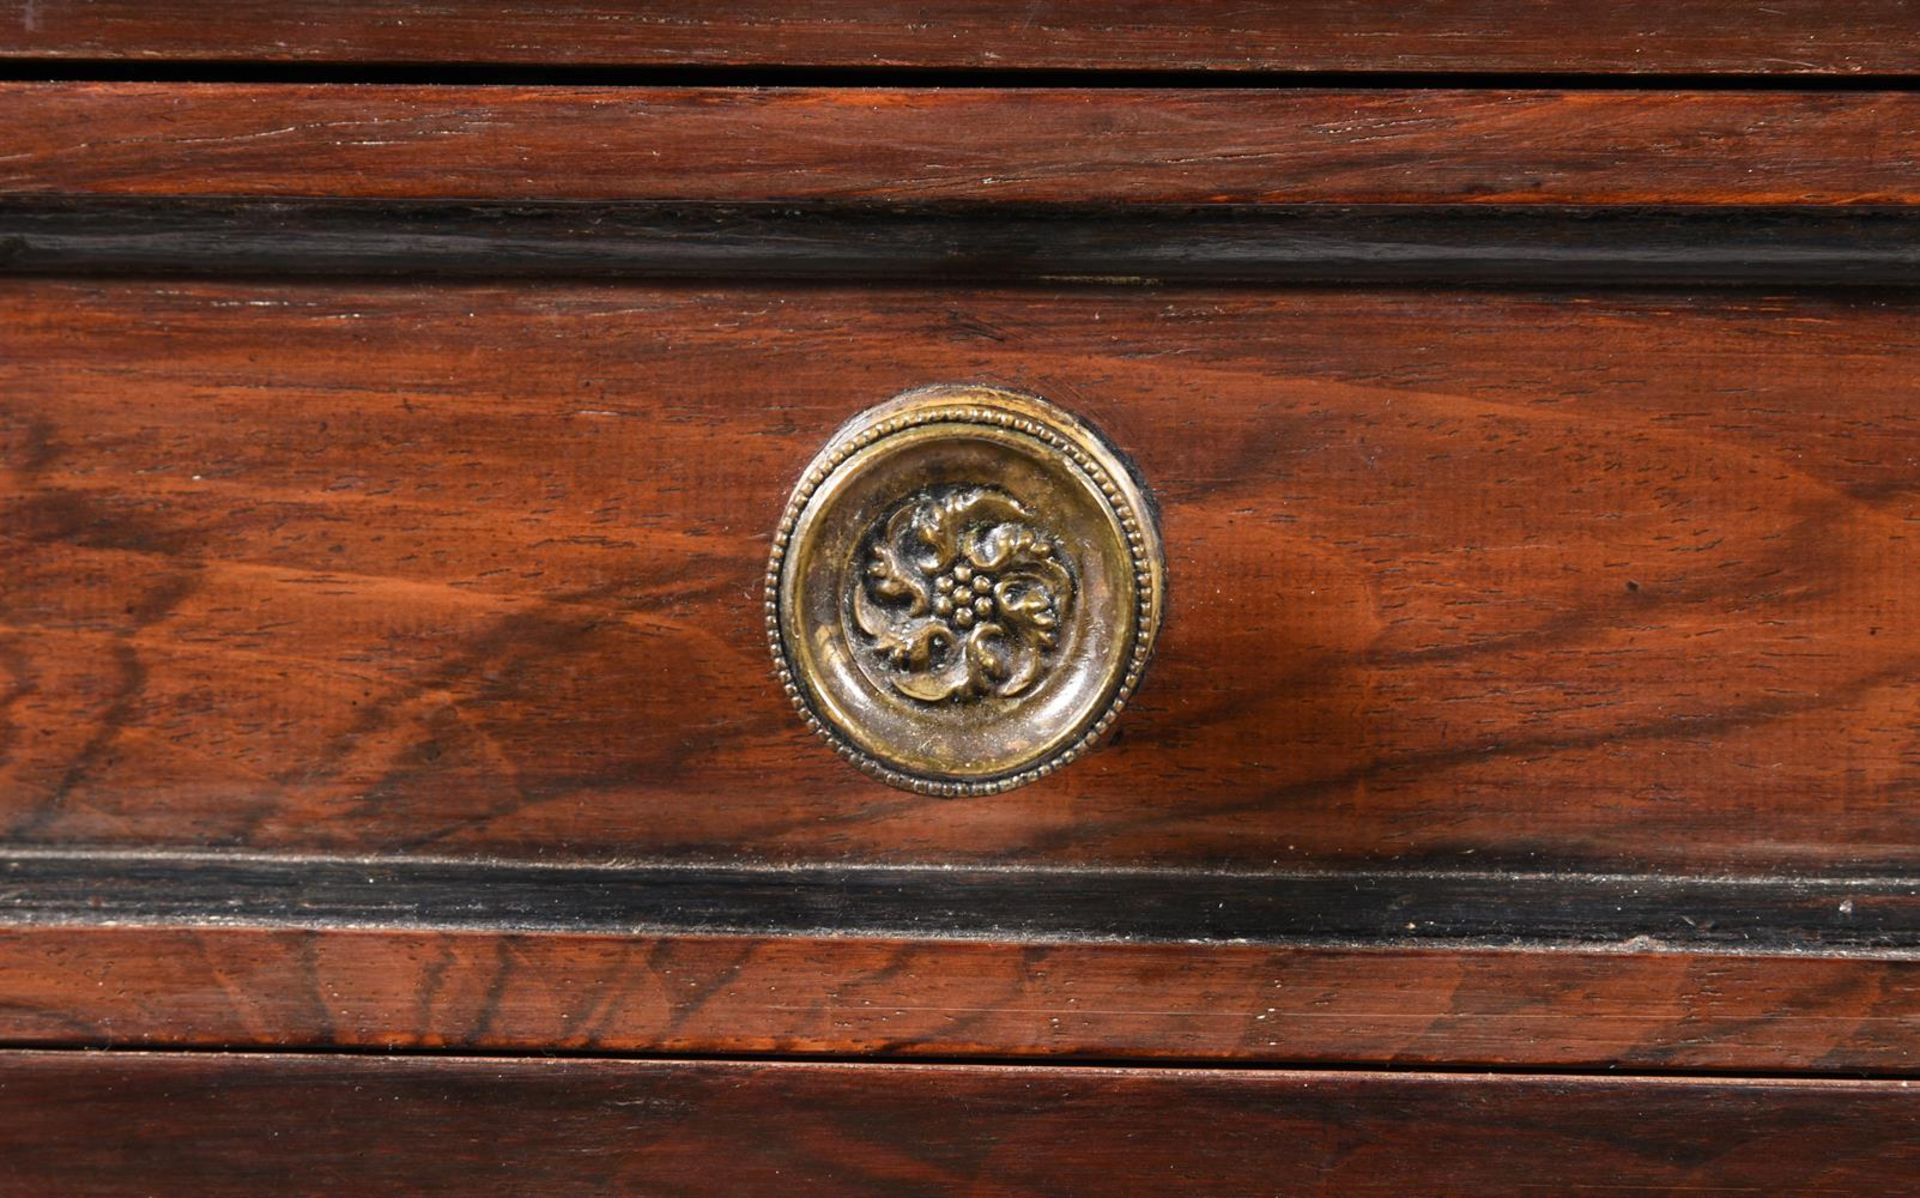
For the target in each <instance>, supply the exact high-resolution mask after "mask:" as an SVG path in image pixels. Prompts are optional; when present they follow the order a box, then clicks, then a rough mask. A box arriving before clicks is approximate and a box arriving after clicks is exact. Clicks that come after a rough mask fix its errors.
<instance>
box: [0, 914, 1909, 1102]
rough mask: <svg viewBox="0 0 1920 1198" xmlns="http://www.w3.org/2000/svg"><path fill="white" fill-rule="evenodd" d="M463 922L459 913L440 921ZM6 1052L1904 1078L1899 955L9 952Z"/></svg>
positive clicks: (149, 941) (598, 936)
mask: <svg viewBox="0 0 1920 1198" xmlns="http://www.w3.org/2000/svg"><path fill="white" fill-rule="evenodd" d="M452 901H453V900H450V903H451V902H452ZM0 1043H4V1044H8V1045H15V1046H19V1045H44V1046H52V1047H67V1048H78V1047H87V1048H100V1047H119V1048H137V1047H184V1048H255V1049H286V1048H335V1049H352V1050H382V1051H407V1050H412V1051H419V1050H427V1051H442V1050H450V1049H452V1050H461V1051H469V1052H529V1051H537V1052H552V1053H561V1054H579V1053H633V1052H646V1053H699V1054H736V1055H737V1054H743V1053H779V1054H782V1055H814V1056H818V1055H829V1056H831V1055H849V1054H859V1055H862V1056H872V1057H875V1058H895V1059H899V1058H906V1059H911V1058H916V1057H979V1056H985V1057H1008V1058H1011V1057H1022V1058H1047V1059H1068V1060H1071V1059H1074V1058H1080V1059H1094V1060H1140V1061H1192V1062H1206V1061H1213V1062H1223V1061H1234V1062H1246V1063H1265V1064H1288V1063H1292V1064H1323V1065H1338V1064H1342V1063H1345V1064H1354V1063H1364V1064H1376V1065H1403V1066H1404V1065H1425V1066H1448V1067H1488V1066H1504V1067H1516V1066H1517V1067H1527V1066H1534V1067H1554V1068H1587V1069H1624V1070H1653V1071H1666V1070H1682V1069H1697V1070H1713V1071H1719V1072H1728V1071H1735V1072H1737V1071H1742V1070H1746V1071H1755V1072H1798V1073H1841V1074H1845V1073H1855V1072H1860V1071H1873V1070H1879V1071H1885V1072H1890V1073H1908V1072H1911V1071H1912V1070H1913V1069H1914V1068H1915V1066H1916V1065H1917V1064H1920V962H1917V961H1915V960H1914V959H1913V957H1912V955H1911V954H1910V953H1909V954H1871V953H1868V954H1862V953H1853V954H1847V955H1841V956H1817V955H1813V954H1810V953H1787V954H1778V953H1774V954H1769V953H1743V952H1737V951H1735V952H1725V951H1721V952H1691V953H1689V952H1680V951H1674V947H1673V946H1672V945H1670V944H1662V943H1661V942H1659V941H1658V940H1655V939H1653V938H1644V939H1643V940H1641V941H1639V942H1637V943H1628V944H1616V945H1611V946H1606V945H1601V946H1591V947H1587V948H1584V949H1581V948H1574V949H1568V948H1550V949H1541V948H1533V949H1500V948H1486V947H1471V946H1469V947H1461V946H1457V945H1455V946H1446V947H1434V946H1430V947H1418V946H1417V937H1413V936H1411V935H1409V937H1408V938H1407V939H1406V940H1405V941H1404V942H1402V943H1401V944H1399V945H1397V946H1391V945H1389V946H1383V947H1329V946H1320V947H1271V946H1268V947H1262V946H1246V945H1232V944H1222V943H1218V942H1215V943H1212V944H1198V943H1188V944H1169V943H1162V944H1122V943H1063V942H1053V943H1045V942H1035V941H1013V940H1003V941H1000V942H992V941H966V940H955V939H951V938H922V939H901V938H897V937H891V938H890V937H825V938H821V937H799V936H784V937H782V936H772V937H769V936H714V935H678V936H672V935H660V934H656V933H641V934H632V933H594V934H568V933H559V932H553V931H543V932H500V931H471V932H433V931H397V930H381V929H356V928H345V927H337V926H336V927H331V928H308V929H298V930H296V929H279V930H272V929H263V928H245V927H206V926H202V927H195V928H185V927H157V928H139V927H124V926H123V927H71V926H50V927H18V926H15V927H11V928H8V929H6V930H4V931H0Z"/></svg>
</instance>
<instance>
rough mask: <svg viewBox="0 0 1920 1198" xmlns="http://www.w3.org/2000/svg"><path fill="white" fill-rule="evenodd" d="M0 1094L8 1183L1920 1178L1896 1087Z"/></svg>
mask: <svg viewBox="0 0 1920 1198" xmlns="http://www.w3.org/2000/svg"><path fill="white" fill-rule="evenodd" d="M0 1112H3V1113H4V1116H5V1117H4V1118H0V1182H4V1183H6V1184H7V1188H8V1191H9V1193H12V1194H18V1195H21V1196H22V1198H35V1196H38V1195H56V1194H57V1195H67V1194H74V1193H86V1194H90V1195H100V1196H103V1198H111V1196H112V1195H119V1194H127V1195H140V1196H141V1198H151V1196H152V1195H156V1194H192V1195H196V1196H202V1198H219V1196H221V1195H228V1194H234V1195H240V1194H244V1195H257V1194H259V1193H262V1192H263V1191H270V1192H274V1193H282V1194H339V1193H342V1192H353V1193H359V1194H369V1195H372V1194H409V1195H419V1194H460V1195H468V1194H472V1193H474V1192H475V1191H476V1190H483V1191H484V1192H486V1193H490V1194H507V1195H512V1194H527V1195H548V1194H555V1193H566V1194H649V1195H674V1194H712V1193H726V1194H736V1195H758V1194H767V1195H780V1196H782V1198H786V1196H788V1195H795V1194H831V1195H835V1196H836V1198H840V1196H846V1195H865V1194H873V1195H880V1194H889V1195H892V1194H900V1195H905V1194H913V1195H947V1194H953V1195H959V1194H965V1195H974V1196H978V1198H987V1196H992V1195H1008V1196H1013V1195H1021V1196H1025V1195H1036V1194H1065V1193H1088V1192H1104V1190H1105V1187H1106V1185H1107V1184H1108V1183H1109V1181H1110V1180H1111V1179H1118V1180H1119V1182H1120V1184H1121V1185H1123V1186H1124V1188H1125V1191H1126V1192H1127V1193H1129V1194H1140V1195H1158V1194H1180V1195H1192V1194H1221V1195H1243V1194H1252V1193H1273V1192H1280V1193H1301V1192H1310V1193H1314V1194H1326V1195H1363V1194H1371V1195H1403V1194H1409V1193H1419V1194H1433V1195H1451V1194H1460V1195H1473V1196H1475V1198H1480V1196H1484V1195H1489V1194H1496V1195H1503V1194H1521V1193H1535V1192H1537V1191H1538V1190H1539V1188H1540V1187H1541V1186H1542V1185H1543V1184H1546V1185H1548V1186H1550V1187H1551V1189H1552V1190H1553V1191H1554V1192H1556V1193H1562V1194H1579V1193H1588V1192H1599V1193H1605V1194H1609V1195H1618V1194H1672V1193H1678V1192H1683V1191H1684V1192H1691V1191H1712V1192H1718V1193H1775V1194H1778V1193H1793V1194H1804V1195H1856V1194H1867V1193H1887V1192H1899V1191H1900V1190H1901V1189H1902V1188H1904V1186H1905V1185H1906V1183H1907V1182H1909V1181H1910V1180H1911V1179H1912V1176H1913V1172H1914V1170H1915V1168H1916V1167H1920V1149H1917V1148H1916V1145H1920V1091H1916V1090H1915V1089H1913V1088H1911V1087H1909V1086H1907V1085H1906V1084H1905V1083H1901V1082H1864V1081H1861V1082H1845V1081H1825V1082H1819V1081H1738V1082H1735V1081H1686V1080H1679V1079H1650V1078H1553V1077H1537V1076H1531V1077H1530V1076H1520V1077H1497V1078H1479V1079H1473V1080H1471V1081H1468V1080H1466V1079H1461V1078H1456V1077H1446V1076H1436V1075H1432V1074H1412V1075H1404V1074H1401V1075H1393V1074H1369V1073H1353V1074H1345V1075H1336V1076H1325V1075H1312V1074H1302V1073H1273V1074H1259V1073H1244V1072H1242V1073H1226V1074H1219V1073H1215V1074H1207V1073H1197V1072H1190V1071H1184V1070H1150V1071H1136V1072H1128V1071H1123V1070H1110V1069H1067V1068H1062V1069H1045V1070H1038V1069H1022V1068H1017V1067H1000V1068H987V1067H978V1066H974V1067H967V1066H947V1067H935V1066H907V1065H897V1066H878V1067H876V1066H867V1067H859V1066H846V1065H828V1064H819V1065H808V1064H713V1063H685V1062H673V1061H659V1062H622V1061H512V1062H509V1061H488V1060H473V1059H459V1058H455V1059H444V1060H412V1061H408V1060H380V1059H366V1058H361V1059H341V1058H325V1057H321V1058H313V1057H306V1058H302V1057H294V1058H282V1059H279V1060H268V1059H263V1058H258V1057H253V1058H248V1057H229V1056H199V1055H187V1056H181V1055H174V1056H140V1055H133V1054H108V1055H91V1056H78V1055H45V1054H5V1055H0ZM749 1129H750V1131H749ZM743 1133H746V1134H743ZM1096 1178H1097V1179H1100V1180H1099V1182H1098V1184H1097V1185H1095V1184H1093V1183H1094V1181H1095V1179H1096Z"/></svg>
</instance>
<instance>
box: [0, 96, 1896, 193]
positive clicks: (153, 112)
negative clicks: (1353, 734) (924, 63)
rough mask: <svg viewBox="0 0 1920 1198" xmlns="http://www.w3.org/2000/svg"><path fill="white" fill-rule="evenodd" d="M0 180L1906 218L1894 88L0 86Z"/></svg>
mask: <svg viewBox="0 0 1920 1198" xmlns="http://www.w3.org/2000/svg"><path fill="white" fill-rule="evenodd" d="M0 107H3V108H4V109H5V110H6V112H7V126H6V129H5V131H4V132H3V133H0V193H12V194H21V193H95V194H113V195H175V194H178V195H251V196H311V195H322V196H326V195H340V196H360V197H384V198H398V197H414V198H421V197H425V198H448V197H456V198H457V197H465V198H498V199H535V198H538V199H591V200H616V199H654V200H704V199H726V200H801V199H808V200H821V199H863V200H893V201H932V200H950V201H951V200H973V201H1069V202H1099V201H1123V202H1154V201H1157V202H1177V203H1213V202H1228V201H1232V202H1287V203H1314V202H1327V203H1346V204H1359V203H1399V202H1413V203H1431V202H1474V203H1494V202H1497V203H1591V204H1612V203H1649V204H1652V203H1660V204H1718V203H1756V204H1757V203H1778V204H1810V203H1867V202H1873V203H1895V204H1906V203H1912V202H1914V201H1915V199H1916V198H1920V94H1913V93H1899V92H1861V93H1839V94H1804V93H1764V92H1763V93H1754V92H1658V93H1647V92H1603V91H1590V92H1564V93H1561V92H1542V91H1404V90H1384V91H1331V90H1309V91H1220V90H1191V91H1183V90H1157V91H1155V90H1129V89H1062V88H1043V89H1031V90H1026V89H1015V90H1009V89H999V90H994V89H965V88H958V89H945V88H928V89H918V90H883V89H858V88H854V89H847V88H843V89H806V88H800V89H760V88H733V89H728V88H696V89H653V88H648V89H632V88H626V89H623V88H577V87H576V88H554V87H548V88H527V87H405V86H383V87H342V86H289V85H285V84H253V85H246V84H203V85H188V84H131V83H119V84H78V83H71V84H33V83H15V84H5V85H0Z"/></svg>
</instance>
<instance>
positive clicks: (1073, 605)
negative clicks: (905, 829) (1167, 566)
mask: <svg viewBox="0 0 1920 1198" xmlns="http://www.w3.org/2000/svg"><path fill="white" fill-rule="evenodd" d="M1164 578H1165V570H1164V565H1163V562H1162V558H1161V552H1160V535H1159V530H1158V528H1157V527H1156V525H1155V519H1154V512H1153V509H1152V506H1151V505H1150V504H1149V502H1148V501H1147V498H1146V495H1145V492H1144V491H1143V489H1142V487H1141V486H1140V484H1139V483H1138V482H1137V481H1136V480H1135V479H1134V478H1133V476H1132V474H1131V472H1130V471H1129V469H1128V467H1127V464H1126V463H1125V461H1123V460H1122V459H1121V457H1120V455H1119V454H1117V453H1116V452H1115V451H1114V450H1113V449H1112V448H1111V447H1110V446H1108V445H1107V443H1106V442H1105V441H1103V440H1102V439H1101V438H1100V437H1099V436H1098V435H1097V434H1096V433H1094V432H1093V431H1092V430H1091V429H1089V428H1088V427H1087V426H1086V425H1084V424H1082V423H1081V422H1080V421H1078V420H1075V419H1074V418H1073V417H1072V416H1069V415H1068V414H1066V413H1065V412H1063V411H1061V410H1060V409H1059V408H1056V407H1054V406H1053V405H1052V404H1049V403H1047V402H1046V401H1045V400H1042V399H1040V398H1038V397H1036V396H1032V395H1024V394H1020V393H1017V392H1013V391H1006V390H1001V389H999V388H995V387H985V386H971V385H946V386H935V387H926V388H922V389H920V390H916V391H909V392H907V393H906V394H904V395H901V396H898V397H896V398H894V399H892V400H890V401H888V402H887V403H884V404H881V405H879V406H878V407H874V408H869V409H868V410H866V411H864V412H862V413H860V414H859V415H858V416H855V417H854V418H853V419H852V420H850V421H848V422H847V423H846V424H845V425H843V426H842V427H841V428H840V430H839V431H838V432H837V433H835V434H834V435H833V437H832V439H831V440H830V441H829V442H828V443H827V445H826V447H825V448H824V449H822V450H821V451H820V453H819V455H818V456H817V457H815V458H814V460H813V462H812V463H811V464H810V465H809V466H808V467H807V469H806V472H805V473H804V474H803V475H802V476H801V479H800V483H799V485H798V486H796V487H795V488H794V492H793V496H792V498H791V499H789V500H788V502H787V509H786V513H785V515H784V516H782V517H781V520H780V527H779V531H778V532H777V533H776V535H775V536H774V542H773V556H772V560H771V561H770V562H769V563H768V566H767V587H766V604H767V639H768V641H769V643H770V644H771V646H772V649H773V656H774V661H775V663H776V666H777V668H778V671H779V674H780V678H781V681H782V683H783V684H784V685H785V687H786V690H787V693H788V695H789V696H790V697H791V698H792V700H793V703H794V706H795V707H796V708H798V709H799V711H800V713H801V715H802V716H804V717H805V718H806V719H807V721H808V722H809V723H810V724H811V725H812V726H813V727H814V729H815V730H816V731H818V732H819V733H820V734H821V735H822V736H824V737H825V738H826V739H827V740H828V741H829V742H830V743H832V744H833V746H834V747H835V748H836V749H838V750H839V752H840V753H841V755H842V756H844V757H846V758H847V759H848V760H849V761H851V762H852V763H853V764H854V765H856V766H858V767H859V768H860V769H862V770H865V771H866V772H867V773H869V774H871V775H873V776H874V777H876V778H879V779H880V780H882V781H884V782H887V783H890V784H891V785H894V786H899V787H903V788H905V789H908V790H915V791H919V792H920V793H922V794H936V795H979V794H994V793H998V792H1001V791H1006V790H1011V789H1012V788H1014V787H1016V786H1022V785H1025V784H1026V783H1028V782H1031V781H1033V780H1035V779H1037V778H1041V777H1044V776H1046V775H1047V774H1049V773H1052V772H1053V771H1054V770H1056V769H1059V768H1060V767H1061V766H1063V765H1065V764H1067V763H1068V762H1069V761H1072V760H1073V759H1074V758H1075V757H1077V756H1079V755H1080V754H1081V753H1083V752H1085V751H1086V750H1087V749H1088V748H1089V747H1090V746H1091V745H1092V744H1093V743H1094V742H1095V741H1096V740H1098V739H1099V737H1100V736H1101V735H1102V734H1103V733H1105V732H1106V730H1107V729H1108V727H1109V726H1110V725H1111V724H1112V722H1113V720H1114V718H1115V717H1116V716H1118V715H1119V713H1120V709H1121V707H1122V706H1124V705H1125V703H1126V701H1127V699H1128V697H1129V696H1130V695H1132V693H1133V691H1134V688H1135V687H1136V686H1137V685H1138V684H1139V681H1140V676H1141V673H1142V671H1143V670H1144V669H1145V668H1146V664H1147V659H1148V657H1149V656H1150V655H1151V654H1152V652H1153V642H1154V638H1155V636H1156V634H1157V633H1158V631H1159V627H1160V616H1161V609H1162V607H1163V594H1164V586H1165V582H1164Z"/></svg>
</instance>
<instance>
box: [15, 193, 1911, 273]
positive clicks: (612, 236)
mask: <svg viewBox="0 0 1920 1198" xmlns="http://www.w3.org/2000/svg"><path fill="white" fill-rule="evenodd" d="M0 273H11V274H177V275H253V276H263V275H264V276H357V275H375V276H379V275H386V276H408V277H422V276H424V277H445V278H583V279H677V278H686V279H701V278H706V279H712V278H751V279H753V280H754V281H756V282H758V283H768V282H833V281H846V280H873V281H902V282H943V281H996V282H1009V283H1011V282H1035V283H1045V284H1052V285H1058V284H1062V283H1075V282H1083V283H1086V282H1090V283H1101V284H1111V283H1135V284H1149V283H1156V282H1168V283H1174V282H1206V283H1244V284H1288V285H1296V284H1355V283H1444V284H1449V285H1488V286H1509V287H1511V286H1521V287H1562V286H1583V287H1591V286H1605V285H1634V286H1646V285H1659V284H1673V285H1689V286H1698V285H1747V286H1795V287H1815V286H1818V287H1832V286H1863V287H1910V286H1912V285H1913V284H1914V280H1915V278H1916V277H1920V212H1915V211H1911V210H1905V209H1896V208H1744V207H1743V208H1734V209H1724V210H1723V209H1709V208H1694V209H1688V208H1672V207H1669V208H1634V207H1628V208H1614V209H1599V208H1581V207H1570V208H1568V207H1557V208H1540V207H1528V206H1499V205H1492V206H1466V205H1460V206H1444V205H1443V206H1435V207H1404V206H1382V205H1373V206H1359V207H1337V208H1325V207H1316V206H1307V205H1297V206H1277V207H1251V206H1246V207H1235V206H1209V207H1190V206H1154V205H1150V206H1130V207H1114V206H1094V205H1066V206H1040V207H1034V206H1027V207H1014V208H998V207H996V208H985V207H981V206H971V207H967V206H958V207H956V206H925V207H910V208H903V207H878V206H865V205H857V204H852V205H850V204H836V205H810V206H792V205H773V204H747V205H729V204H713V205H657V204H611V205H608V204H578V203H544V204H487V203H472V204H447V203H440V202H426V201H398V202H357V201H356V202H349V201H337V200H312V201H281V200H234V201H219V200H173V199H166V200H158V199H156V200H147V199H67V198H58V199H41V198H32V199H15V200H7V201H0Z"/></svg>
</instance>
